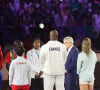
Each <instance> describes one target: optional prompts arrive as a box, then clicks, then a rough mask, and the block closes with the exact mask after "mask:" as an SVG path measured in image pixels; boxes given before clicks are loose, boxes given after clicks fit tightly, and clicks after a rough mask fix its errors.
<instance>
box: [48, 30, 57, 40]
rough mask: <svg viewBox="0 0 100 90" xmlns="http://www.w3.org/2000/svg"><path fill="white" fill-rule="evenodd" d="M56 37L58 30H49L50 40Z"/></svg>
mask: <svg viewBox="0 0 100 90" xmlns="http://www.w3.org/2000/svg"><path fill="white" fill-rule="evenodd" d="M57 39H58V32H57V31H56V30H52V31H51V32H50V40H57Z"/></svg>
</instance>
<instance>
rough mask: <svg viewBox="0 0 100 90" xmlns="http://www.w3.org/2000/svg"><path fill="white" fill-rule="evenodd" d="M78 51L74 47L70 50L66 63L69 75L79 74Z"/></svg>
mask: <svg viewBox="0 0 100 90" xmlns="http://www.w3.org/2000/svg"><path fill="white" fill-rule="evenodd" d="M78 53H79V51H78V49H77V48H76V47H75V46H73V47H72V49H71V50H70V52H69V54H68V56H67V60H66V63H65V69H66V70H67V72H68V73H77V57H78Z"/></svg>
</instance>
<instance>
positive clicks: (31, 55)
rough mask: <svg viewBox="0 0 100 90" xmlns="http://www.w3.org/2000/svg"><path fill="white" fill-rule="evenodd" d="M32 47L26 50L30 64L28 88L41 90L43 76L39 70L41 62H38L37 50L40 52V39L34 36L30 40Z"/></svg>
mask: <svg viewBox="0 0 100 90" xmlns="http://www.w3.org/2000/svg"><path fill="white" fill-rule="evenodd" d="M32 45H33V48H32V49H31V50H29V51H28V52H27V59H28V60H29V61H30V63H31V66H32V69H31V70H32V73H31V87H30V90H36V89H37V87H38V89H39V90H43V77H42V76H41V75H42V72H41V70H42V69H41V64H40V63H39V52H40V39H39V38H34V39H33V40H32Z"/></svg>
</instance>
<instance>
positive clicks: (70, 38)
mask: <svg viewBox="0 0 100 90" xmlns="http://www.w3.org/2000/svg"><path fill="white" fill-rule="evenodd" d="M65 40H67V41H68V42H71V43H74V40H73V38H72V37H70V36H67V37H65V38H64V39H63V41H65Z"/></svg>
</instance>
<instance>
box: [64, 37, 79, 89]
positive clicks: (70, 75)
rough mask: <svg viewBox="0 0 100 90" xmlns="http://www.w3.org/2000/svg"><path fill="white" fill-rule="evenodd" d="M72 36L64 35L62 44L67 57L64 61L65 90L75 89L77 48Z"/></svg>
mask: <svg viewBox="0 0 100 90" xmlns="http://www.w3.org/2000/svg"><path fill="white" fill-rule="evenodd" d="M73 43H74V41H73V38H72V37H65V38H64V44H65V46H66V47H67V59H66V63H65V70H66V71H65V90H77V71H76V70H77V57H78V52H79V51H78V49H77V48H76V47H75V46H74V45H73Z"/></svg>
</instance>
